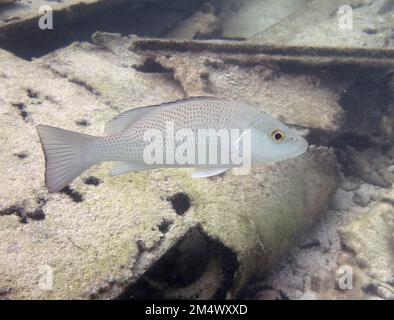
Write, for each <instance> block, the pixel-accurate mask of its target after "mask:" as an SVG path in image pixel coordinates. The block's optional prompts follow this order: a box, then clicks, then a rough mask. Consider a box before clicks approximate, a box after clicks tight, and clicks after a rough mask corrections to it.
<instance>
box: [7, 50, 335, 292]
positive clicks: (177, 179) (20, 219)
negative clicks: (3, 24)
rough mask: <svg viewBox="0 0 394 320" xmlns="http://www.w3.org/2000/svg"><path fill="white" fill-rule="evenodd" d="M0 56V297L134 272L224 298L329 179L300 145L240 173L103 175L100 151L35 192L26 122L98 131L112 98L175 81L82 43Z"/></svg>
mask: <svg viewBox="0 0 394 320" xmlns="http://www.w3.org/2000/svg"><path fill="white" fill-rule="evenodd" d="M0 57H1V58H0V70H1V72H0V77H1V80H2V86H0V103H1V105H2V106H3V108H2V109H1V111H0V112H1V116H0V128H1V131H0V154H1V157H0V170H1V173H2V179H1V181H0V220H1V224H0V240H1V241H0V273H1V275H2V276H1V277H0V292H2V297H4V298H10V299H17V298H26V299H33V298H37V299H44V298H50V299H62V298H63V299H73V298H75V299H88V298H96V299H103V298H108V299H110V298H116V297H130V296H138V295H142V296H143V294H140V293H141V287H140V284H141V281H146V279H147V278H149V279H151V280H150V281H151V282H150V285H151V286H152V287H154V288H156V289H157V288H159V289H157V290H159V291H160V292H159V293H160V296H161V297H163V296H164V297H165V296H167V297H192V298H196V294H198V296H199V297H200V298H212V297H222V298H224V297H226V296H227V297H230V298H231V297H235V296H236V295H237V293H238V292H239V290H240V289H241V288H242V287H243V286H244V285H245V283H246V282H247V281H248V280H249V279H250V277H252V276H255V275H256V274H259V273H261V272H264V271H266V270H267V269H268V268H269V267H270V266H271V264H272V263H274V262H275V261H276V260H277V259H278V258H279V257H280V256H281V255H283V254H284V252H285V251H286V249H287V248H288V247H289V246H291V244H292V243H293V241H294V239H295V238H296V237H297V236H298V235H299V233H300V232H302V231H304V230H306V228H308V227H309V226H310V225H311V224H312V223H313V221H315V219H316V218H317V217H318V216H319V214H320V213H321V212H322V211H323V209H324V207H325V205H326V203H327V201H328V199H329V198H330V197H331V196H332V194H333V193H334V191H335V189H336V186H337V173H338V168H337V165H336V160H335V156H334V155H333V153H332V152H329V151H328V150H327V149H326V148H319V149H313V148H312V149H311V151H310V152H308V154H305V155H304V156H302V157H299V158H296V159H293V160H291V161H288V162H283V163H279V164H278V165H273V166H265V167H255V168H253V169H252V172H251V174H249V175H245V176H237V175H234V174H233V173H231V172H230V173H228V174H225V175H224V176H219V177H216V178H212V179H201V180H200V179H197V180H195V179H191V178H190V172H191V170H189V169H166V170H152V171H148V172H144V173H130V174H127V175H124V176H120V177H116V178H110V177H109V176H108V172H109V168H110V165H109V164H103V165H100V166H96V167H94V168H92V169H90V170H88V171H87V172H86V173H84V174H82V175H81V177H80V178H78V179H76V180H75V181H74V182H73V183H72V184H71V185H70V186H69V187H67V188H65V189H64V190H63V191H62V192H60V193H56V194H49V193H48V192H47V190H46V188H45V185H44V178H43V174H44V156H43V154H42V150H41V146H40V143H39V139H38V136H37V133H36V131H35V125H37V124H39V123H41V124H50V125H54V126H59V127H62V128H66V129H70V130H75V131H79V132H84V133H89V134H94V135H100V134H101V133H102V129H103V128H104V124H105V122H106V121H108V120H110V119H111V117H113V116H114V115H115V114H117V113H118V112H119V111H123V110H127V109H130V108H133V107H138V106H142V105H149V104H153V103H158V102H164V101H171V100H175V99H177V98H181V97H182V96H183V94H184V92H183V90H182V87H181V86H180V85H179V83H178V82H177V81H174V79H173V77H171V73H170V72H168V71H165V72H163V70H161V69H159V70H160V72H146V69H144V68H143V69H140V70H138V69H136V68H130V67H128V66H127V65H125V64H123V63H122V61H121V58H120V57H118V56H116V55H115V54H113V52H111V51H109V50H103V49H100V48H98V47H96V46H93V45H89V44H75V45H73V46H70V47H68V48H65V49H62V50H59V51H58V52H55V53H54V54H51V55H49V56H48V57H43V58H42V59H37V60H35V61H33V62H27V61H24V60H21V59H19V58H16V57H15V56H13V55H11V54H9V53H6V52H4V51H0ZM191 59H193V58H191ZM154 70H156V69H154ZM224 81H225V80H224ZM233 90H235V89H233ZM240 90H242V88H240ZM277 114H279V115H280V111H277ZM196 239H197V240H196ZM194 242H195V243H197V244H199V245H201V248H206V250H205V249H204V250H197V249H196V247H195V246H193V245H190V243H194ZM171 250H175V251H171ZM173 252H175V253H173ZM178 253H182V255H181V256H180V257H179V254H178ZM199 257H201V259H199ZM163 259H164V260H163ZM179 259H180V260H179ZM196 260H198V261H201V265H196V263H195V261H196ZM163 261H164V262H163ZM166 261H167V262H166ZM190 261H193V263H190ZM185 263H188V265H189V266H190V272H185V271H184V269H182V266H184V264H185ZM179 264H181V266H179ZM168 266H170V267H168ZM169 270H173V272H170V271H169ZM174 270H175V271H176V272H174ZM182 270H183V271H182ZM143 274H145V275H146V276H147V277H144V278H141V276H142V275H143ZM179 279H183V280H182V281H181V280H179ZM138 293H139V294H138Z"/></svg>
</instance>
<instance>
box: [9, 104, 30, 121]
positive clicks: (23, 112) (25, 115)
mask: <svg viewBox="0 0 394 320" xmlns="http://www.w3.org/2000/svg"><path fill="white" fill-rule="evenodd" d="M12 105H13V106H14V107H15V108H17V109H18V110H19V115H20V116H21V118H22V119H23V121H24V122H29V113H28V112H27V111H26V105H25V104H24V103H22V102H19V103H13V104H12Z"/></svg>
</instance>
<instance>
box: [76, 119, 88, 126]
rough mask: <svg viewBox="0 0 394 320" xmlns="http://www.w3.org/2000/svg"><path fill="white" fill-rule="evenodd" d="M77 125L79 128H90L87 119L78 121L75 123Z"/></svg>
mask: <svg viewBox="0 0 394 320" xmlns="http://www.w3.org/2000/svg"><path fill="white" fill-rule="evenodd" d="M75 124H76V125H77V126H80V127H88V126H90V122H89V121H87V120H85V119H81V120H77V121H75Z"/></svg>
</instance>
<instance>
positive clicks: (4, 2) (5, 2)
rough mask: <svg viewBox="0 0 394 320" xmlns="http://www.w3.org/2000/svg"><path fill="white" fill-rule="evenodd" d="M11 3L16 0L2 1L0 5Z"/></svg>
mask: <svg viewBox="0 0 394 320" xmlns="http://www.w3.org/2000/svg"><path fill="white" fill-rule="evenodd" d="M11 2H15V0H0V4H7V3H11Z"/></svg>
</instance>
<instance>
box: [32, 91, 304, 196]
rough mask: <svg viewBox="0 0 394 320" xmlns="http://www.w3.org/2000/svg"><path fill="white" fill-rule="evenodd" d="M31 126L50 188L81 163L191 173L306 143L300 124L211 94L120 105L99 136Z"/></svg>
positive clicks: (287, 154)
mask: <svg viewBox="0 0 394 320" xmlns="http://www.w3.org/2000/svg"><path fill="white" fill-rule="evenodd" d="M36 129H37V132H38V135H39V138H40V142H41V145H42V149H43V152H44V156H45V184H46V186H47V188H48V191H49V192H50V193H53V192H58V191H61V190H62V189H63V188H65V187H66V186H68V185H69V184H70V183H71V182H72V181H73V180H74V179H75V178H77V177H78V176H79V175H81V174H82V173H83V172H84V171H85V170H87V169H89V168H90V167H92V166H94V165H96V164H100V163H102V162H106V161H111V162H114V166H113V168H112V171H111V172H110V175H111V176H117V175H121V174H125V173H127V172H138V171H142V170H149V169H160V168H182V167H193V168H195V171H194V172H193V174H192V178H206V177H211V176H215V175H218V174H221V173H223V172H225V171H227V170H230V169H232V168H237V167H240V166H244V167H246V165H264V164H269V163H274V162H277V161H282V160H286V159H290V158H294V157H296V156H299V155H301V154H303V153H304V152H305V151H306V150H307V148H308V143H307V141H306V140H305V139H304V138H303V137H302V136H301V135H300V134H299V133H297V131H295V130H293V129H292V128H289V127H288V126H286V125H285V124H283V123H282V122H281V121H279V120H277V119H275V118H274V117H272V116H270V115H268V114H266V113H263V112H261V111H260V109H259V108H258V107H256V106H252V105H250V104H248V103H245V102H240V101H233V100H226V99H220V98H215V97H194V98H189V99H184V100H177V101H173V102H167V103H163V104H159V105H153V106H146V107H139V108H134V109H131V110H128V111H125V112H122V113H120V114H119V115H117V116H116V117H114V118H113V119H112V120H110V121H109V122H108V123H107V124H106V128H105V135H103V136H92V135H87V134H83V133H77V132H73V131H69V130H65V129H61V128H57V127H53V126H48V125H42V124H39V125H38V126H37V127H36ZM215 134H216V140H215V137H212V135H215ZM211 155H212V157H211ZM236 160H237V161H236Z"/></svg>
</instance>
